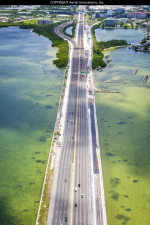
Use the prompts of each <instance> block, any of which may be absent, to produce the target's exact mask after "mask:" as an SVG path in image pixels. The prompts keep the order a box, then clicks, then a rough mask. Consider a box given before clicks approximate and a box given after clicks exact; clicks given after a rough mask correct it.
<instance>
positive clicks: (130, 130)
mask: <svg viewBox="0 0 150 225" xmlns="http://www.w3.org/2000/svg"><path fill="white" fill-rule="evenodd" d="M112 32H113V31H112ZM118 32H120V31H119V30H118ZM132 32H133V33H132V35H133V38H134V35H136V33H134V30H132ZM108 35H109V33H108ZM115 35H116V37H117V33H116V31H115ZM120 35H121V34H120V33H119V34H118V36H120ZM122 35H123V34H122ZM130 35H131V31H130ZM112 36H113V34H112ZM118 39H120V38H118ZM130 39H131V36H130ZM140 40H141V38H140V37H139V41H140ZM127 41H128V40H127ZM104 54H105V55H108V54H110V55H111V57H110V58H111V59H112V62H113V63H114V64H115V65H114V67H112V68H109V67H107V68H105V69H104V70H103V71H102V72H99V71H95V72H94V79H95V85H96V87H99V88H100V89H103V90H118V91H119V92H120V93H118V94H112V93H111V94H106V93H96V109H97V119H98V126H99V136H100V146H101V157H102V166H103V178H104V189H105V199H106V209H107V220H108V225H124V224H127V225H149V224H150V222H149V221H150V213H149V212H150V192H149V188H150V79H149V80H148V81H147V83H146V84H144V83H143V77H144V76H145V75H150V64H149V60H150V54H146V53H143V52H134V51H132V50H130V49H128V48H127V47H126V48H119V49H115V50H112V51H106V52H104ZM135 68H138V72H137V74H136V75H135V76H134V75H133V70H134V69H135ZM110 81H117V82H127V84H107V83H105V82H110Z"/></svg>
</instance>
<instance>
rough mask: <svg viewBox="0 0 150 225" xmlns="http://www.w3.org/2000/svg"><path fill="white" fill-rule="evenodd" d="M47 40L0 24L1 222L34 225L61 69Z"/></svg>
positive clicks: (55, 109) (62, 73)
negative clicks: (0, 26) (57, 66)
mask: <svg viewBox="0 0 150 225" xmlns="http://www.w3.org/2000/svg"><path fill="white" fill-rule="evenodd" d="M55 54H56V50H55V49H54V48H52V47H51V42H50V41H49V40H48V39H46V38H44V37H43V36H38V35H36V34H34V33H32V32H31V30H23V29H19V28H18V27H9V28H1V29H0V224H3V225H8V224H11V225H19V224H20V225H21V224H24V225H27V224H29V225H32V224H35V220H36V214H37V210H38V206H39V200H40V195H41V189H42V185H43V179H44V174H45V168H46V164H47V158H48V153H49V147H50V142H51V137H52V133H53V128H54V124H55V118H56V112H57V106H58V102H59V97H60V91H61V86H62V80H63V77H64V72H63V71H62V70H61V69H57V68H56V67H55V66H54V65H53V63H52V60H53V59H54V57H55Z"/></svg>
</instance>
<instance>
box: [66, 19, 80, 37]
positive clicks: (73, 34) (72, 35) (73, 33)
mask: <svg viewBox="0 0 150 225" xmlns="http://www.w3.org/2000/svg"><path fill="white" fill-rule="evenodd" d="M76 25H77V23H76V22H73V23H72V24H71V25H70V24H69V25H67V26H66V27H64V28H63V30H62V32H63V33H64V34H65V35H66V36H68V37H71V38H74V36H75V30H76ZM71 26H73V28H72V34H68V33H66V29H67V28H68V27H71Z"/></svg>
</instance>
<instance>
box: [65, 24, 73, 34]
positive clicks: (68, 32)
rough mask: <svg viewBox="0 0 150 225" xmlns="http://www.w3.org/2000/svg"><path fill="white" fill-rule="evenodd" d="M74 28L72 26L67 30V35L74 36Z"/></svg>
mask: <svg viewBox="0 0 150 225" xmlns="http://www.w3.org/2000/svg"><path fill="white" fill-rule="evenodd" d="M72 28H73V26H70V27H68V28H67V29H66V33H67V34H70V35H72Z"/></svg>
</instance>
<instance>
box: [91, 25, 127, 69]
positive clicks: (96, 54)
mask: <svg viewBox="0 0 150 225" xmlns="http://www.w3.org/2000/svg"><path fill="white" fill-rule="evenodd" d="M99 25H100V24H96V25H94V26H93V27H92V36H93V61H92V68H93V69H95V68H97V67H99V66H101V67H105V66H106V65H107V64H106V63H105V62H104V61H103V57H104V55H103V53H102V51H103V50H104V49H106V48H110V47H116V46H124V45H128V43H127V42H126V41H125V40H110V41H100V42H98V41H97V40H96V36H95V29H97V28H99Z"/></svg>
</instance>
